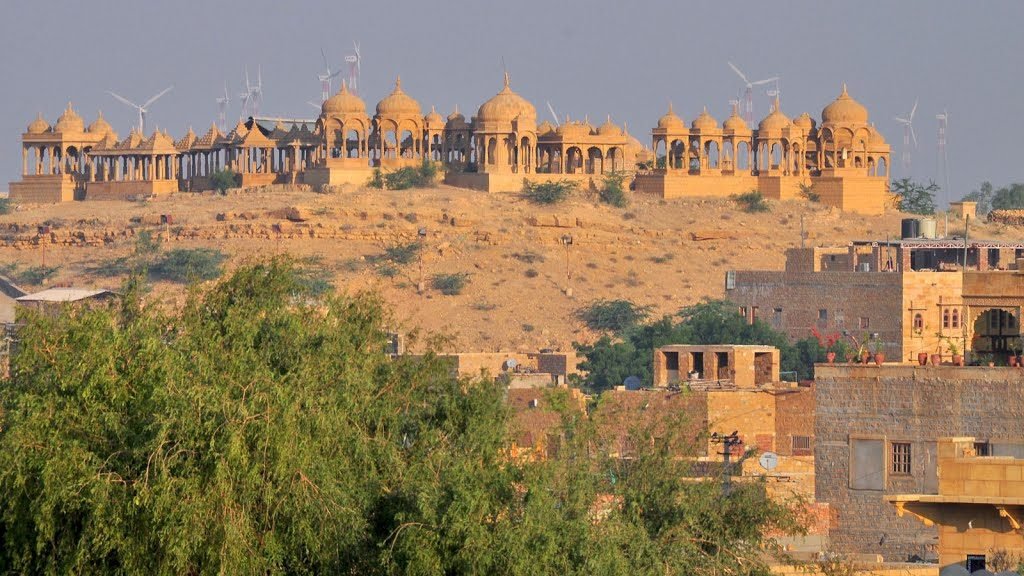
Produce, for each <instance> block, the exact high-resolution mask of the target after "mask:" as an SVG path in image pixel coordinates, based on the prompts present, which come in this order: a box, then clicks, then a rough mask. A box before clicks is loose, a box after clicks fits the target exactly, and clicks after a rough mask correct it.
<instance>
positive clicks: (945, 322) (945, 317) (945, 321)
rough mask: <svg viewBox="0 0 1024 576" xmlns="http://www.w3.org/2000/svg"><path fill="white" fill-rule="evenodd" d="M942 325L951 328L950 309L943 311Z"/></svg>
mask: <svg viewBox="0 0 1024 576" xmlns="http://www.w3.org/2000/svg"><path fill="white" fill-rule="evenodd" d="M942 327H943V328H949V309H948V308H947V309H945V310H943V311H942Z"/></svg>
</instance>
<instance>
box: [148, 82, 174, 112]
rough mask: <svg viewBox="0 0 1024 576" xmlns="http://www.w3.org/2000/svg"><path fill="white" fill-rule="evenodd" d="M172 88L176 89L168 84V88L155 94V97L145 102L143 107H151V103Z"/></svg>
mask: <svg viewBox="0 0 1024 576" xmlns="http://www.w3.org/2000/svg"><path fill="white" fill-rule="evenodd" d="M171 90H174V86H168V87H167V88H164V89H163V91H162V92H160V93H159V94H157V95H156V96H153V97H152V98H150V99H149V100H146V103H145V104H143V105H142V107H143V108H149V105H150V104H152V103H153V102H156V101H157V100H159V99H160V98H162V97H163V95H164V94H167V93H168V92H170V91H171Z"/></svg>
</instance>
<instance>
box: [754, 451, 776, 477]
mask: <svg viewBox="0 0 1024 576" xmlns="http://www.w3.org/2000/svg"><path fill="white" fill-rule="evenodd" d="M757 462H758V464H760V465H761V468H764V469H765V470H766V471H768V472H771V471H772V470H774V469H775V467H776V466H778V465H779V455H778V454H776V453H775V452H765V453H764V454H761V457H760V458H758V459H757Z"/></svg>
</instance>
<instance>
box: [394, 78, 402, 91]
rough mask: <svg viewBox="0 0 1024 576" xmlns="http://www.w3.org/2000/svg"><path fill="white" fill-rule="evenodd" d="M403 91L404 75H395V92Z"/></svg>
mask: <svg viewBox="0 0 1024 576" xmlns="http://www.w3.org/2000/svg"><path fill="white" fill-rule="evenodd" d="M401 91H402V77H401V76H400V75H399V76H395V92H401Z"/></svg>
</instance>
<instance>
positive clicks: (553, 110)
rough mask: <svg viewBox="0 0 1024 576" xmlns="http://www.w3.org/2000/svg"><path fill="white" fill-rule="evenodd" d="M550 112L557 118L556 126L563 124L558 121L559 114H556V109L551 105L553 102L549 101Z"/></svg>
mask: <svg viewBox="0 0 1024 576" xmlns="http://www.w3.org/2000/svg"><path fill="white" fill-rule="evenodd" d="M547 104H548V112H551V117H552V118H554V119H555V126H561V125H562V123H561V122H559V121H558V114H555V109H554V108H553V107H552V106H551V102H548V103H547Z"/></svg>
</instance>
